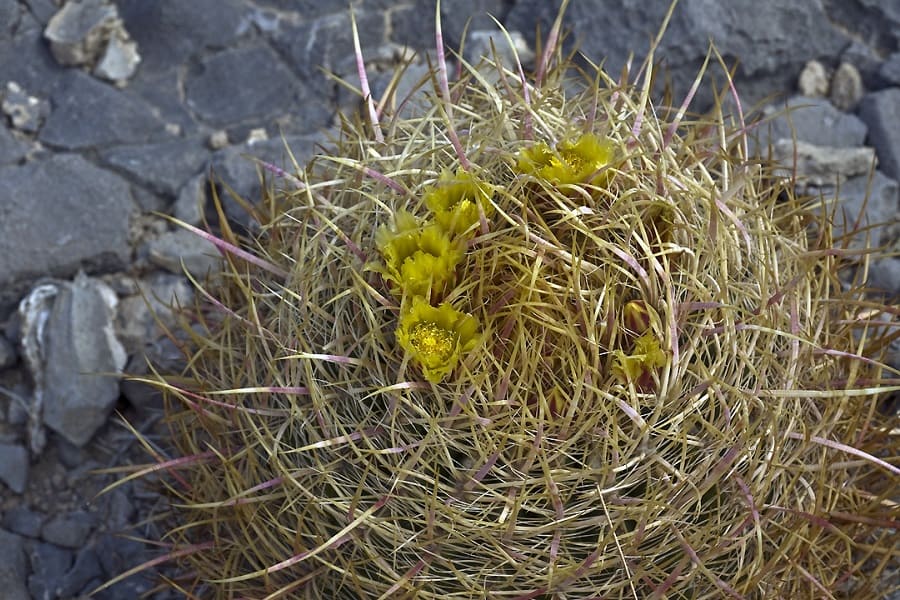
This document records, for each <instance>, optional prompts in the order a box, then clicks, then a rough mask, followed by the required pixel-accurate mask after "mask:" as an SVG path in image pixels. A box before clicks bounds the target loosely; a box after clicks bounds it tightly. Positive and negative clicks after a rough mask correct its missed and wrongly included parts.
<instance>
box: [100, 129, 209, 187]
mask: <svg viewBox="0 0 900 600" xmlns="http://www.w3.org/2000/svg"><path fill="white" fill-rule="evenodd" d="M208 157H209V151H208V150H207V149H206V147H205V145H204V142H203V139H202V138H189V139H184V138H180V139H177V140H172V141H166V142H160V143H156V144H143V145H139V146H116V147H114V148H110V149H109V150H106V151H104V152H102V153H101V154H100V158H101V160H102V161H103V162H104V163H105V164H107V165H109V166H111V167H114V168H116V169H118V170H119V171H121V172H124V173H125V174H127V175H128V176H129V177H130V178H131V179H133V180H135V181H137V182H139V183H141V184H143V185H145V186H147V187H148V188H150V189H151V190H153V191H154V192H156V193H158V194H162V195H165V196H168V197H173V198H174V197H175V194H176V193H177V192H178V190H179V189H181V186H182V185H184V183H185V182H186V181H187V180H188V179H189V178H190V177H192V176H193V175H196V174H197V172H198V171H200V169H201V168H202V166H203V164H204V163H205V162H206V160H207V158H208Z"/></svg>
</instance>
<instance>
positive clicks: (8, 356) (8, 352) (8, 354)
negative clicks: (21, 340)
mask: <svg viewBox="0 0 900 600" xmlns="http://www.w3.org/2000/svg"><path fill="white" fill-rule="evenodd" d="M18 358H19V355H18V353H17V352H16V347H15V346H13V344H12V342H10V341H9V340H8V339H6V337H5V336H3V335H0V371H2V370H3V369H8V368H9V367H11V366H13V365H14V364H16V360H17V359H18Z"/></svg>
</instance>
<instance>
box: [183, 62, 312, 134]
mask: <svg viewBox="0 0 900 600" xmlns="http://www.w3.org/2000/svg"><path fill="white" fill-rule="evenodd" d="M299 91H300V88H299V86H298V85H297V83H296V80H295V79H294V76H293V74H292V73H291V72H290V70H289V69H288V68H287V67H286V66H285V65H284V63H282V62H281V59H280V58H279V57H278V55H277V54H275V52H273V51H272V50H271V49H269V48H268V47H266V46H262V45H256V46H251V47H247V48H236V49H231V50H225V51H223V52H219V53H217V54H214V55H212V56H210V57H209V58H208V59H206V60H204V61H203V62H202V63H201V64H200V65H199V67H198V68H197V69H194V70H193V71H192V72H191V73H189V75H188V79H187V83H186V85H185V93H186V98H187V105H188V106H189V107H190V108H191V109H192V110H193V111H194V112H195V114H197V116H198V117H199V118H201V119H203V120H204V121H206V122H208V123H210V124H211V125H213V126H216V127H221V126H224V125H227V124H230V123H234V122H241V121H247V120H259V119H263V118H265V117H271V116H274V115H278V114H282V113H287V112H289V111H290V110H291V107H292V106H293V105H294V103H295V102H296V99H297V94H298V93H299Z"/></svg>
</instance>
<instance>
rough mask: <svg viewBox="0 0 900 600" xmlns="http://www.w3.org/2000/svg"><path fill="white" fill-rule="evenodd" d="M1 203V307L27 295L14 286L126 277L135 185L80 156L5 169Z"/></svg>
mask: <svg viewBox="0 0 900 600" xmlns="http://www.w3.org/2000/svg"><path fill="white" fill-rule="evenodd" d="M0 198H2V203H0V215H2V217H0V306H4V305H7V306H8V305H10V304H11V303H13V302H16V301H17V299H18V298H17V297H18V295H19V294H21V293H22V292H23V291H24V290H22V289H20V286H14V285H13V284H16V283H20V282H27V281H28V280H31V279H35V278H37V277H39V276H43V275H53V276H57V277H67V276H71V275H73V274H74V273H75V271H77V270H78V269H79V268H82V267H90V268H93V269H106V270H113V269H119V268H122V267H124V266H125V265H126V264H127V262H128V260H129V258H130V250H129V247H128V227H129V221H130V219H131V216H132V214H133V210H134V209H133V205H132V202H131V194H130V192H129V189H128V185H127V184H126V183H125V182H124V181H123V180H122V179H121V178H119V177H118V176H116V175H114V174H112V173H110V172H109V171H104V170H101V169H98V168H97V167H95V166H93V165H92V164H91V163H89V162H87V161H86V160H85V159H83V158H81V157H80V156H75V155H66V154H63V155H58V156H54V157H51V158H48V159H46V160H42V161H36V162H31V163H27V164H25V165H22V166H7V167H2V168H0ZM23 249H28V251H27V252H23Z"/></svg>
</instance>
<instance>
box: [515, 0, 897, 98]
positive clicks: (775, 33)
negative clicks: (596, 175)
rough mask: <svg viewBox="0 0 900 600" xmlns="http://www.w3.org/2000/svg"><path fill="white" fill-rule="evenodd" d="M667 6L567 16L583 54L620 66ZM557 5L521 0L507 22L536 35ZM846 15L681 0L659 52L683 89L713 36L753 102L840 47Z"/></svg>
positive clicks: (616, 3) (805, 7)
mask: <svg viewBox="0 0 900 600" xmlns="http://www.w3.org/2000/svg"><path fill="white" fill-rule="evenodd" d="M831 4H852V3H849V2H842V1H840V0H838V2H832V3H831ZM887 4H890V3H887ZM667 9H668V2H644V1H642V0H596V1H593V2H572V3H571V5H570V6H569V11H568V14H567V16H566V24H567V25H568V26H570V27H572V28H573V30H574V40H575V41H576V42H577V43H578V45H579V47H580V48H581V50H582V51H583V52H584V53H585V55H587V56H589V57H592V58H593V59H595V60H597V59H601V58H603V57H606V59H607V62H606V64H607V65H608V69H607V70H608V71H609V72H611V73H618V72H619V71H620V69H621V68H622V66H623V65H624V64H625V62H626V60H627V58H628V54H629V52H631V51H635V52H637V55H636V63H637V64H639V63H640V61H641V60H642V59H643V57H644V55H643V54H641V53H640V51H639V50H640V49H641V48H645V47H646V46H647V41H649V40H651V39H653V37H654V36H655V34H656V31H657V28H658V27H659V25H660V23H662V22H663V19H664V17H665V14H666V11H667ZM555 11H556V3H550V2H542V1H541V0H519V1H517V2H516V3H515V6H514V7H513V9H512V11H511V12H510V15H509V18H508V19H507V22H506V26H507V27H508V28H510V29H518V30H520V31H522V32H523V33H524V34H526V35H530V36H531V39H533V35H534V33H533V32H534V21H535V18H538V19H539V20H540V22H541V24H542V30H543V31H548V30H549V28H550V26H551V25H552V22H553V17H554V16H555ZM844 13H846V14H844ZM845 18H846V20H847V21H848V22H849V23H851V24H853V23H854V19H857V18H858V17H857V16H855V15H854V14H851V13H849V12H847V11H838V10H826V7H825V6H824V3H823V2H822V1H821V0H794V1H792V2H784V1H783V0H733V1H730V2H719V1H717V0H683V1H682V2H680V3H679V5H678V9H677V10H676V11H675V13H674V15H673V17H672V20H671V23H670V25H669V28H668V31H667V33H666V36H665V37H664V38H663V40H662V43H661V44H660V47H659V49H658V50H657V52H656V55H655V58H656V60H658V61H662V64H663V66H668V67H670V68H671V69H672V76H673V80H674V82H675V84H676V89H677V90H680V92H681V94H683V93H684V92H686V91H687V89H688V87H689V85H690V82H691V81H692V80H693V77H694V75H695V73H696V70H697V68H698V67H699V66H700V64H701V63H702V62H703V59H704V57H705V56H706V52H707V45H708V41H709V40H710V39H713V40H715V43H716V47H717V48H718V49H719V52H721V54H722V56H724V57H725V58H726V60H727V61H728V62H729V64H732V63H734V62H735V59H738V60H739V61H740V62H739V67H738V70H737V84H738V91H739V92H741V94H742V95H743V96H744V97H745V98H744V99H745V100H748V101H750V102H754V101H756V100H759V99H761V98H762V97H764V96H765V95H767V94H769V93H771V92H772V91H773V90H788V89H790V88H791V87H792V84H793V82H794V81H795V79H796V77H797V75H798V74H799V73H800V71H801V70H802V69H803V66H804V64H805V63H806V62H807V61H808V60H810V59H814V58H818V57H822V56H837V55H839V54H840V52H841V51H842V50H843V49H844V48H845V47H846V46H847V45H848V44H849V43H850V41H851V37H852V36H850V35H848V33H847V26H846V25H845V24H844V23H843V19H845ZM895 22H896V21H895ZM637 40H642V41H643V43H638V42H637ZM701 100H702V97H701Z"/></svg>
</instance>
